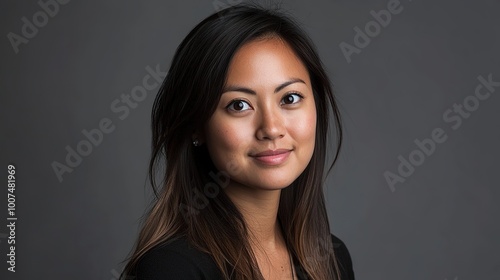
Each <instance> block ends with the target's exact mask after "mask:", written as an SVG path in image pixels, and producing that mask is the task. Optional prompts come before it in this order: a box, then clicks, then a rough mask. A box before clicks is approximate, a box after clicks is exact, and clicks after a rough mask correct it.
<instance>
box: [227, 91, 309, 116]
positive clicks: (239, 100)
mask: <svg viewBox="0 0 500 280" xmlns="http://www.w3.org/2000/svg"><path fill="white" fill-rule="evenodd" d="M293 95H296V96H298V97H299V100H298V101H297V102H295V103H291V104H284V105H293V104H297V103H299V102H301V101H302V99H304V96H303V95H302V94H300V93H298V92H290V93H288V94H286V95H285V96H283V98H282V99H281V100H283V99H284V98H285V97H288V96H293ZM236 102H245V103H246V104H247V105H248V106H249V107H251V106H250V104H248V102H247V101H245V100H243V99H234V100H232V101H231V102H229V104H228V105H227V106H226V110H228V111H233V112H236V113H240V112H244V111H246V110H243V111H238V110H232V109H230V107H231V106H232V105H233V104H235V103H236Z"/></svg>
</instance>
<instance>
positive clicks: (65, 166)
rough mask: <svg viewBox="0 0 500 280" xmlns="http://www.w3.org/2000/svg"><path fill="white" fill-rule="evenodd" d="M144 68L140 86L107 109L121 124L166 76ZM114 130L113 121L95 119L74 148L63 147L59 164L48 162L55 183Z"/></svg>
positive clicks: (158, 66)
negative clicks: (63, 151)
mask: <svg viewBox="0 0 500 280" xmlns="http://www.w3.org/2000/svg"><path fill="white" fill-rule="evenodd" d="M145 69H146V72H147V73H148V74H146V75H145V76H144V77H143V78H142V84H141V85H137V86H135V87H133V88H132V90H131V91H130V94H124V93H122V94H121V95H120V98H116V99H115V100H113V101H112V102H111V104H110V106H109V107H110V110H111V112H112V113H114V117H116V118H118V119H119V120H121V121H123V120H125V119H126V118H128V116H129V115H130V112H131V110H133V109H135V108H137V107H138V106H139V104H140V103H141V102H143V101H144V100H145V99H146V98H147V97H148V92H154V93H156V89H157V88H158V86H159V85H160V84H161V83H162V82H163V79H164V78H165V76H166V75H167V73H166V72H162V71H160V65H156V69H153V68H152V67H151V66H149V65H148V66H146V68H145ZM115 129H116V126H115V124H114V123H113V120H112V119H111V118H107V117H103V118H101V119H100V120H99V122H98V125H97V127H96V128H92V129H90V130H87V129H83V130H82V139H81V140H80V141H78V143H76V145H75V146H74V147H72V146H70V145H66V147H65V150H66V152H67V153H66V157H65V158H64V161H62V163H61V162H59V161H55V160H54V161H52V163H51V167H52V170H54V174H55V175H56V177H57V180H58V181H59V183H62V181H63V175H64V174H65V173H71V172H73V170H74V169H75V168H76V167H78V166H79V165H80V164H82V162H83V159H84V158H85V157H87V156H89V155H90V154H91V153H92V151H93V150H94V148H96V147H98V146H99V145H100V144H101V143H102V141H103V140H104V137H105V135H106V134H109V133H111V132H113V131H115Z"/></svg>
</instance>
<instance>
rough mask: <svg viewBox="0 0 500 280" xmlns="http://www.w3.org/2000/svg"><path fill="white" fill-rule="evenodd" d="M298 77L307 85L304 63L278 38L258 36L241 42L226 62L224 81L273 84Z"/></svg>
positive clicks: (307, 77)
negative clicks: (225, 79)
mask: <svg viewBox="0 0 500 280" xmlns="http://www.w3.org/2000/svg"><path fill="white" fill-rule="evenodd" d="M291 77H293V78H300V79H302V80H304V81H306V82H307V84H309V75H308V71H307V69H306V67H305V65H304V64H303V63H302V61H301V60H300V58H299V57H298V56H297V55H296V54H295V52H294V50H293V49H292V48H291V47H290V45H289V44H288V43H287V42H286V41H284V40H282V39H280V38H274V37H272V38H261V39H256V40H253V41H250V42H248V43H246V44H244V45H243V46H242V47H241V48H240V49H239V50H238V51H237V52H236V53H235V55H234V57H233V59H232V60H231V62H230V64H229V69H228V75H227V83H228V84H230V83H232V82H234V83H245V82H247V83H257V84H258V83H266V82H269V83H275V82H279V81H283V80H287V79H290V78H291Z"/></svg>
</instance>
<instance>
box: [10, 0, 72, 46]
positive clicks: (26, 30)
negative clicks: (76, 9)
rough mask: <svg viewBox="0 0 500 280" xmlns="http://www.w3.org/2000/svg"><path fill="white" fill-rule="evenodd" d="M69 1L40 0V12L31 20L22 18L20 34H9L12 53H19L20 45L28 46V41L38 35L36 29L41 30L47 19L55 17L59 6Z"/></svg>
mask: <svg viewBox="0 0 500 280" xmlns="http://www.w3.org/2000/svg"><path fill="white" fill-rule="evenodd" d="M69 1H70V0H40V1H38V6H40V8H41V10H39V11H37V12H35V13H34V14H33V16H31V20H30V19H28V18H27V17H22V18H21V21H22V22H23V25H22V26H21V32H20V34H21V35H19V34H17V33H14V32H9V33H8V34H7V39H9V42H10V44H11V46H12V49H13V50H14V53H16V54H17V53H19V46H20V45H21V44H28V43H29V40H30V39H33V38H34V37H35V36H36V35H37V34H38V29H39V28H43V27H44V26H46V25H47V24H48V22H49V18H53V17H55V16H56V15H57V14H58V13H59V10H60V7H61V6H60V5H66V4H68V3H69Z"/></svg>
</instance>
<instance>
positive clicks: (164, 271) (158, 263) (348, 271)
mask: <svg viewBox="0 0 500 280" xmlns="http://www.w3.org/2000/svg"><path fill="white" fill-rule="evenodd" d="M332 240H333V246H334V250H335V255H336V257H337V261H338V264H339V267H340V273H341V277H342V280H353V279H354V271H353V268H352V261H351V256H350V254H349V251H348V250H347V247H346V246H345V244H344V242H342V241H341V240H340V239H338V238H337V237H336V236H334V235H332ZM295 270H296V272H297V275H296V276H297V277H298V278H299V279H307V276H305V275H303V273H301V271H302V269H301V267H300V266H295ZM135 276H136V278H134V279H136V280H160V279H161V280H165V279H176V280H220V279H223V278H222V275H221V273H220V271H219V268H218V267H217V265H216V264H215V262H214V261H213V260H212V258H211V257H210V255H208V254H205V253H203V252H201V251H199V250H198V249H195V248H194V247H193V246H191V245H189V243H188V242H187V240H186V239H177V240H174V241H170V242H168V243H163V244H161V245H158V246H156V247H155V248H153V249H151V250H149V251H148V252H146V253H145V254H144V256H143V257H142V258H141V259H140V260H139V263H138V265H137V270H136V275H135Z"/></svg>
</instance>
